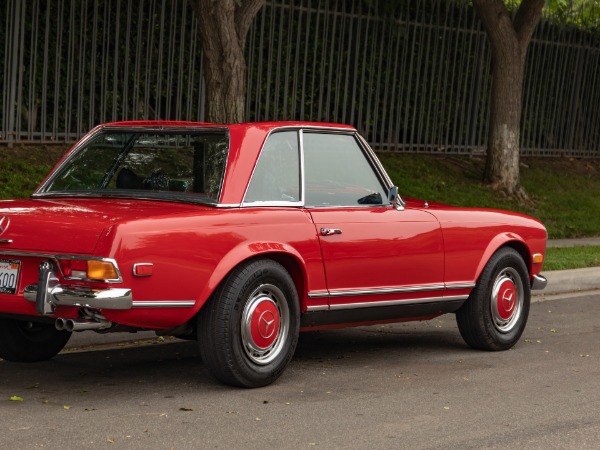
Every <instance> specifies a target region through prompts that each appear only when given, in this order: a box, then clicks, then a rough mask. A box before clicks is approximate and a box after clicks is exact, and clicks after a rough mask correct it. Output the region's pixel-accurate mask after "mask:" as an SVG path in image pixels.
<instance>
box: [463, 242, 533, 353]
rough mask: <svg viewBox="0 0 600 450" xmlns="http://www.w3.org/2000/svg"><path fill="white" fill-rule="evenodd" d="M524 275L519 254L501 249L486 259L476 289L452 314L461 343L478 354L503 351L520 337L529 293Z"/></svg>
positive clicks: (526, 273) (527, 313)
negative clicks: (454, 315) (484, 351)
mask: <svg viewBox="0 0 600 450" xmlns="http://www.w3.org/2000/svg"><path fill="white" fill-rule="evenodd" d="M528 279H529V278H528V271H527V267H526V266H525V262H524V261H523V258H522V257H521V255H519V253H518V252H517V251H516V250H514V249H512V248H510V247H503V248H501V249H500V250H498V251H497V252H496V253H494V255H493V256H492V257H491V258H490V260H489V261H488V263H487V265H486V266H485V268H484V269H483V272H482V273H481V276H480V277H479V280H478V281H477V285H476V286H475V288H474V289H473V291H472V292H471V295H470V296H469V298H468V300H467V301H466V302H465V304H464V305H463V306H462V307H461V308H460V309H459V310H458V311H457V312H456V321H457V323H458V328H459V330H460V334H461V335H462V337H463V339H464V340H465V342H466V343H467V344H468V345H470V346H471V347H473V348H476V349H481V350H506V349H509V348H511V347H512V346H513V345H515V343H516V342H517V341H518V340H519V338H520V337H521V334H522V333H523V330H524V329H525V325H526V323H527V317H528V315H529V304H530V299H531V289H530V286H529V283H528Z"/></svg>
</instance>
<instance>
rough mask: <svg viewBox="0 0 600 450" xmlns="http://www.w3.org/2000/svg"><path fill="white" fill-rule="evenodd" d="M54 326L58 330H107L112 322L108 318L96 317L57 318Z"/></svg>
mask: <svg viewBox="0 0 600 450" xmlns="http://www.w3.org/2000/svg"><path fill="white" fill-rule="evenodd" d="M54 326H55V327H56V329H57V330H58V331H62V330H66V331H68V332H70V333H71V332H73V331H85V330H105V329H107V328H110V327H111V326H112V322H110V321H108V320H102V319H96V320H90V319H62V318H58V319H56V322H54Z"/></svg>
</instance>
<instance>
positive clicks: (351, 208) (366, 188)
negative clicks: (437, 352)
mask: <svg viewBox="0 0 600 450" xmlns="http://www.w3.org/2000/svg"><path fill="white" fill-rule="evenodd" d="M302 146H303V156H304V177H305V187H304V189H305V199H304V200H305V206H306V208H307V210H308V211H309V213H310V215H311V217H312V219H313V222H314V224H315V226H316V230H317V234H318V236H319V242H320V246H321V251H322V255H323V262H324V266H325V275H326V280H327V290H328V292H327V295H328V296H329V302H330V309H350V308H362V307H369V306H387V305H397V304H403V303H406V304H411V303H420V302H428V301H434V300H435V299H439V298H441V297H442V296H443V293H444V282H443V278H444V273H443V272H444V255H443V242H442V233H441V229H440V226H439V223H438V222H437V220H436V219H435V218H434V217H433V216H432V215H431V214H429V213H428V212H427V211H424V210H419V209H412V208H401V207H400V208H396V207H395V205H393V204H392V203H391V202H390V201H389V200H388V198H387V197H388V195H387V191H388V188H387V187H386V186H385V185H384V181H383V180H382V176H381V174H380V173H379V171H378V170H377V168H376V167H377V165H376V163H375V160H374V159H373V157H372V155H371V154H370V151H369V150H368V149H367V148H366V147H364V146H362V145H361V143H360V142H359V141H358V139H357V137H356V136H355V135H354V134H352V133H344V132H340V133H325V132H312V131H307V130H305V131H303V133H302Z"/></svg>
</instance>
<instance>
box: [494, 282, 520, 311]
mask: <svg viewBox="0 0 600 450" xmlns="http://www.w3.org/2000/svg"><path fill="white" fill-rule="evenodd" d="M496 302H497V307H498V315H499V316H500V317H501V318H502V319H503V320H508V319H510V317H511V316H512V315H513V313H514V312H515V306H516V304H517V289H516V288H515V284H514V283H513V282H512V281H511V280H505V281H504V282H503V283H502V284H501V285H500V289H499V290H498V298H497V300H496Z"/></svg>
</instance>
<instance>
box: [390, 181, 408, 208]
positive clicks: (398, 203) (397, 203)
mask: <svg viewBox="0 0 600 450" xmlns="http://www.w3.org/2000/svg"><path fill="white" fill-rule="evenodd" d="M388 200H389V202H390V203H391V204H392V205H394V208H396V209H397V210H399V211H400V210H402V209H404V201H403V200H402V199H401V198H400V195H399V194H398V186H392V187H391V188H390V190H389V192H388Z"/></svg>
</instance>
